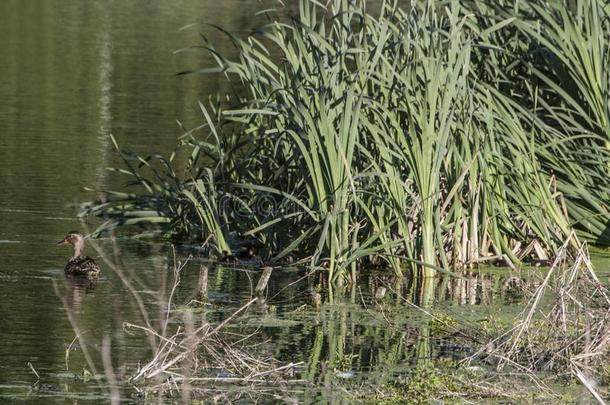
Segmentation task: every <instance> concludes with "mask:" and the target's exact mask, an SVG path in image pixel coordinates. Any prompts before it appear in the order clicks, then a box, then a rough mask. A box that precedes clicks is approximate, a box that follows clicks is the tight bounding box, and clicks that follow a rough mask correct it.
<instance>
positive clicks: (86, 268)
mask: <svg viewBox="0 0 610 405" xmlns="http://www.w3.org/2000/svg"><path fill="white" fill-rule="evenodd" d="M66 243H69V244H71V245H72V246H74V256H72V258H71V259H70V260H68V263H67V264H66V267H65V269H64V271H65V272H66V273H67V274H74V275H85V276H93V277H95V276H97V275H98V274H100V266H98V265H97V263H96V262H95V260H93V259H92V258H90V257H89V256H83V249H84V247H85V238H84V237H83V235H81V234H80V233H79V232H77V231H71V232H68V234H67V235H66V236H65V237H64V238H63V239H62V240H60V241H59V242H57V244H58V245H63V244H66Z"/></svg>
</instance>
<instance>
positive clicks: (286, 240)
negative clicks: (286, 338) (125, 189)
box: [83, 0, 610, 278]
mask: <svg viewBox="0 0 610 405" xmlns="http://www.w3.org/2000/svg"><path fill="white" fill-rule="evenodd" d="M365 3H366V2H356V3H355V2H351V1H347V0H333V1H330V2H329V4H328V5H327V6H323V5H321V4H320V3H319V2H314V1H310V0H301V1H300V2H299V10H298V15H296V16H288V17H286V16H284V15H283V14H282V13H283V11H282V10H279V12H278V11H270V10H267V11H264V12H263V14H264V15H265V16H267V17H268V24H267V25H265V26H263V27H260V29H257V30H256V31H255V32H253V33H252V35H250V36H248V37H247V38H237V37H234V36H232V35H231V34H230V33H227V35H229V36H230V38H231V40H232V42H233V43H234V44H235V46H236V47H237V50H238V55H239V56H238V58H237V59H235V60H230V59H228V58H226V57H224V56H223V55H222V51H220V50H218V49H215V48H214V46H213V45H212V44H209V43H207V42H206V43H204V46H203V47H204V48H205V49H207V50H208V51H209V52H210V55H211V56H212V58H213V59H214V61H215V63H216V66H213V67H209V68H203V69H200V70H195V71H191V72H188V73H191V74H205V75H209V74H215V75H217V76H215V77H224V78H225V79H226V80H228V81H230V82H231V83H232V85H233V86H234V88H235V91H234V92H232V93H231V94H222V95H219V96H218V97H215V98H214V97H211V98H210V101H209V102H208V103H206V104H205V105H204V104H203V103H200V108H201V111H202V115H203V117H204V122H203V124H202V125H201V126H200V127H198V128H196V129H194V130H191V131H187V132H185V134H184V135H183V136H182V138H181V140H180V146H179V148H180V152H179V153H178V154H179V155H187V156H189V158H188V162H187V163H186V164H185V165H183V166H186V169H185V170H184V171H183V172H181V173H177V169H176V167H178V165H177V164H176V162H175V160H174V157H175V156H176V154H173V155H172V157H171V158H170V159H164V158H161V157H159V156H157V155H153V156H151V157H148V158H142V157H139V156H135V155H132V154H129V153H128V152H124V151H123V152H121V156H123V157H124V159H125V168H122V169H120V171H121V172H123V173H125V174H126V175H128V176H130V177H131V178H132V179H133V180H134V183H136V184H138V185H139V186H140V188H141V189H142V190H143V191H142V192H136V193H134V194H125V193H106V194H105V196H104V197H103V198H102V199H100V200H97V201H94V202H92V203H89V204H87V205H86V206H85V209H84V211H83V214H95V215H99V216H102V217H106V218H108V222H106V223H105V224H104V225H103V226H102V227H101V229H100V231H103V230H105V229H109V228H113V227H116V226H118V225H137V224H151V223H152V224H157V225H160V229H162V230H163V231H164V232H167V233H168V234H170V235H172V236H180V237H187V238H199V239H202V240H204V241H206V242H207V245H208V246H210V247H211V249H212V250H213V251H215V252H216V253H217V254H218V255H222V252H227V251H230V250H231V247H232V246H234V245H235V243H236V242H237V241H239V240H243V239H244V238H249V239H251V240H253V241H255V242H256V243H257V244H258V245H260V246H262V250H261V251H262V252H263V253H262V254H263V255H264V258H265V260H268V261H275V262H278V261H282V260H287V259H288V258H297V259H300V260H303V261H304V262H307V263H309V264H310V265H311V266H313V267H324V268H327V269H328V270H329V271H330V273H331V278H337V277H339V276H341V275H342V274H345V272H346V271H349V270H351V271H352V275H353V276H355V274H356V266H357V263H359V262H360V261H362V260H368V261H369V262H370V263H381V264H384V265H387V266H388V267H390V268H392V269H393V270H394V271H395V272H396V273H401V272H402V271H403V270H404V269H405V267H409V266H410V267H413V268H415V267H416V266H418V265H421V264H424V269H425V270H424V272H425V273H426V274H427V275H432V274H434V272H435V271H437V270H442V269H443V268H451V267H468V266H473V265H475V264H476V263H480V262H482V261H488V262H489V261H491V262H500V263H504V264H509V265H514V264H518V263H519V262H522V261H547V260H550V259H553V258H554V257H555V256H556V255H557V253H558V252H559V250H560V247H561V246H562V242H563V241H564V240H566V238H567V237H568V236H569V235H570V234H571V232H572V231H573V230H574V229H576V230H577V232H578V233H579V235H580V236H581V237H583V238H586V239H587V240H590V241H593V242H595V243H600V244H609V243H610V230H609V226H608V224H609V223H610V210H609V206H608V201H610V198H609V197H610V193H609V188H608V184H610V183H609V182H608V181H607V180H608V170H610V169H609V168H610V151H609V149H608V142H609V141H610V129H609V128H610V124H608V122H609V119H608V118H609V108H608V106H609V105H610V103H608V94H610V87H609V83H610V80H609V79H608V73H607V71H604V69H605V68H604V67H605V66H607V65H608V63H607V62H610V60H609V55H610V46H609V44H610V25H609V23H608V21H610V18H608V17H610V15H609V14H610V9H609V8H608V6H607V5H605V4H604V3H603V2H601V1H599V0H584V1H582V2H579V3H578V5H577V6H576V7H574V8H569V7H568V6H565V5H563V4H554V5H548V4H546V3H543V2H542V1H539V0H531V1H520V2H515V3H512V2H497V1H484V0H473V1H468V2H458V1H455V0H454V1H448V2H437V1H434V0H428V1H425V2H412V3H411V5H410V6H409V7H408V8H401V7H400V6H399V5H398V4H397V3H396V2H393V1H384V2H382V4H381V7H380V9H379V10H378V11H376V12H375V13H373V12H369V11H368V10H367V7H366V4H365ZM505 3H506V4H505ZM558 3H559V2H558ZM221 100H222V101H221ZM570 248H571V249H578V248H579V246H578V245H576V244H573V245H571V246H570Z"/></svg>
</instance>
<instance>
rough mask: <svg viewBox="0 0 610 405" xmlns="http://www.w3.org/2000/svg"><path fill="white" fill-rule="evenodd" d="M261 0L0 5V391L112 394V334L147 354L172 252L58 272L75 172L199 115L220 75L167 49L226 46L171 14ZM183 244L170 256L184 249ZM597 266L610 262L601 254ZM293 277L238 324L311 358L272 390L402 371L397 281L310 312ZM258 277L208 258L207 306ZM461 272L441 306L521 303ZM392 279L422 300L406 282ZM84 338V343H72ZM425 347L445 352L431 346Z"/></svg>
mask: <svg viewBox="0 0 610 405" xmlns="http://www.w3.org/2000/svg"><path fill="white" fill-rule="evenodd" d="M258 8H259V5H258V3H257V2H255V1H240V0H224V1H201V0H177V1H173V2H169V1H157V0H153V1H151V0H138V1H124V2H123V1H112V0H109V1H64V0H28V1H23V0H3V1H1V2H0V55H2V57H1V58H0V99H1V100H2V102H1V103H0V186H1V190H2V192H1V193H0V402H12V401H20V402H23V403H41V404H47V403H54V402H55V403H65V402H70V403H75V402H78V403H107V402H108V399H109V393H110V390H111V388H112V387H111V384H109V382H108V380H107V379H106V377H105V375H104V365H103V361H102V356H101V349H102V343H103V341H104V338H106V337H107V338H108V339H109V342H110V347H111V356H112V358H111V360H112V365H113V369H114V372H115V374H116V377H117V379H118V380H119V381H124V380H125V379H126V378H128V377H129V376H130V375H132V373H133V372H134V370H135V369H136V367H137V364H138V363H139V362H142V363H144V362H146V361H147V360H149V359H150V356H151V350H152V349H151V346H150V345H149V343H150V342H149V340H148V339H147V338H146V337H145V336H144V335H143V334H141V333H134V332H133V331H127V330H125V329H124V327H123V323H124V322H130V323H133V324H138V325H144V324H146V322H149V323H150V325H151V326H152V327H155V328H161V327H162V324H163V321H164V319H165V316H166V310H167V306H166V303H167V300H168V296H169V292H170V290H171V286H172V282H173V277H172V273H171V267H172V263H173V260H174V258H173V254H172V251H171V248H170V247H169V246H167V245H163V244H153V243H147V242H143V241H137V240H128V239H120V238H119V239H117V240H111V239H102V240H98V241H96V242H95V247H96V250H94V249H93V247H94V246H93V245H91V244H90V245H89V246H88V249H89V253H90V254H91V255H92V256H95V257H96V258H98V259H99V261H100V263H101V264H102V268H103V273H102V278H101V279H100V280H99V282H98V283H97V284H96V285H94V286H93V285H88V284H87V283H79V282H74V280H68V279H66V278H65V277H64V274H63V265H64V263H65V261H66V259H67V257H68V256H69V255H70V252H69V251H68V250H67V248H65V247H58V246H56V245H55V242H56V241H57V240H59V239H61V238H62V237H63V235H64V234H65V233H66V232H67V231H69V230H72V229H82V228H83V224H81V223H80V222H78V221H77V220H76V219H75V214H76V205H77V204H78V203H79V202H82V201H86V200H88V199H91V198H93V197H94V196H95V193H91V192H86V191H84V187H85V186H87V187H92V188H96V189H104V188H117V187H122V186H123V185H124V184H123V183H121V181H119V180H117V179H116V178H114V177H112V176H110V175H109V174H108V172H107V171H106V170H105V168H106V167H107V166H109V165H112V164H114V163H116V161H115V157H114V156H113V155H112V147H111V144H110V140H109V134H114V136H115V137H116V139H117V140H118V142H119V143H120V145H121V146H122V147H125V148H130V149H135V150H137V151H140V152H147V151H161V152H163V153H167V154H168V153H170V152H171V150H172V149H173V148H174V146H175V143H176V138H177V137H178V136H179V135H180V133H181V131H180V130H179V128H178V126H177V125H176V120H180V121H181V122H183V123H184V124H185V125H186V126H187V127H192V126H194V125H197V124H198V123H199V122H200V120H201V117H200V115H199V113H198V112H197V109H196V105H197V100H198V98H200V97H205V96H206V95H208V94H211V93H214V92H216V91H217V90H218V89H219V86H220V85H219V83H218V82H217V81H216V80H215V79H214V78H211V77H210V78H208V77H206V78H202V77H190V76H186V77H179V78H177V77H175V76H174V74H175V73H177V72H179V71H182V70H185V69H189V68H196V67H201V66H209V65H211V63H212V62H211V61H210V60H209V58H208V57H207V55H206V54H205V53H203V52H200V51H189V52H181V53H174V51H175V50H177V49H180V48H184V47H187V46H190V45H196V44H198V40H199V38H198V32H199V31H202V32H205V33H206V35H207V36H208V37H209V38H210V39H211V40H212V41H213V42H214V43H216V44H217V48H224V49H227V50H230V49H231V46H230V43H228V41H227V40H226V38H225V37H223V36H222V35H221V34H219V33H218V32H216V31H214V30H213V29H211V28H209V27H206V26H204V25H197V26H194V27H190V28H188V29H183V30H180V28H181V27H183V26H186V25H188V24H191V23H201V22H211V23H215V24H219V25H222V26H223V27H226V28H227V29H229V30H230V31H233V32H238V33H242V34H243V33H246V32H248V31H249V30H250V29H251V28H252V27H255V26H256V18H255V17H254V12H255V10H257V9H258ZM89 226H91V227H93V226H95V224H89ZM185 256H186V253H184V252H181V253H180V252H179V253H178V260H184V257H185ZM203 259H204V258H195V259H193V260H191V261H190V262H189V263H188V265H187V266H186V267H185V268H184V269H183V270H182V282H181V284H180V285H179V287H178V289H177V291H176V294H175V297H174V300H173V303H174V305H175V306H174V307H173V308H178V309H180V308H182V307H184V305H185V304H187V303H188V302H189V301H191V300H192V299H193V298H194V297H195V294H196V291H195V290H196V288H195V286H196V280H197V276H198V271H199V265H200V264H201V261H202V260H203ZM598 263H599V267H600V268H601V269H608V268H610V264H609V261H608V259H604V258H601V257H600V258H599V260H598ZM302 275H303V274H302V272H300V271H298V270H290V269H285V270H283V271H281V272H276V273H274V277H273V278H272V281H271V285H270V287H269V297H272V298H271V299H270V300H269V302H268V303H267V306H264V307H260V306H257V307H255V308H252V309H251V310H250V311H249V312H248V313H247V314H246V315H245V316H244V318H242V319H241V320H240V325H242V326H244V327H245V328H246V329H249V330H250V329H254V328H257V327H261V331H262V333H263V337H264V338H266V339H267V340H268V343H267V346H266V349H265V350H266V351H267V352H268V353H269V354H271V355H273V356H274V357H276V358H278V359H280V360H281V361H285V362H290V361H293V362H304V363H305V366H303V368H302V369H301V370H300V374H301V375H302V376H303V377H305V378H307V379H308V380H309V381H310V382H311V384H301V385H298V386H294V387H291V388H290V390H283V391H282V390H279V391H281V395H283V397H281V396H280V397H281V398H298V399H304V398H306V397H310V396H312V397H316V398H317V399H318V400H320V401H322V402H326V401H328V402H341V401H343V400H344V396H345V395H344V392H343V391H342V388H341V389H338V387H344V386H345V385H346V384H348V385H349V384H352V385H353V386H358V385H359V384H363V383H364V382H365V381H366V382H367V383H369V384H376V383H383V382H386V381H391V380H392V379H393V378H394V377H395V376H396V375H399V374H400V373H404V372H406V371H408V370H409V369H410V368H411V367H412V364H413V361H414V358H416V357H417V356H416V352H417V351H418V350H420V349H421V347H422V343H425V344H429V342H427V341H423V340H422V339H421V337H420V336H419V335H418V330H417V325H418V322H419V316H420V315H421V314H419V313H418V312H417V311H415V310H413V309H411V308H410V307H408V306H405V305H404V304H403V303H402V302H401V299H400V297H399V296H398V295H397V294H394V293H392V292H391V291H390V292H388V294H387V295H386V296H385V297H384V298H383V299H382V300H380V301H378V302H374V300H373V298H372V296H373V295H374V294H375V293H380V291H381V290H380V288H383V287H382V286H383V285H384V283H385V282H386V281H387V280H384V277H381V276H378V275H375V274H368V275H366V276H365V277H364V278H363V280H362V285H361V286H360V287H358V288H355V289H353V290H352V292H351V293H349V294H346V295H345V296H342V297H337V298H336V301H335V302H334V303H333V305H330V304H328V303H325V304H324V305H323V307H322V310H321V311H320V312H317V311H315V310H313V309H312V308H311V307H310V306H309V307H303V305H305V304H310V303H311V299H310V298H311V295H312V290H313V289H315V287H314V286H315V285H316V280H311V279H309V280H305V281H300V282H297V283H295V284H294V285H291V283H293V282H296V281H297V280H298V279H299V278H300V277H301V276H302ZM257 277H258V275H257V273H256V271H252V270H244V269H232V268H224V269H219V268H211V272H210V301H211V304H212V305H211V307H209V313H208V315H209V316H210V317H211V319H216V320H219V319H223V318H224V317H226V316H228V314H230V313H232V311H234V310H236V309H237V308H239V307H240V306H241V305H243V304H244V303H245V302H247V301H248V300H249V299H250V297H251V291H252V283H255V282H256V278H257ZM605 277H607V276H605ZM469 280H470V281H468V282H466V281H451V282H445V283H443V282H440V284H439V289H438V292H437V298H438V302H439V305H442V306H443V307H446V308H453V309H452V311H453V312H454V314H455V316H456V317H459V318H460V319H467V320H477V319H484V318H486V317H488V316H490V315H494V316H495V315H497V314H498V312H499V311H500V310H501V312H502V313H503V314H504V316H510V315H513V314H515V313H517V312H518V310H519V309H520V306H519V304H517V303H515V302H514V300H513V299H511V298H510V297H508V296H507V293H506V291H505V289H503V288H502V286H503V285H505V283H506V281H507V275H506V274H505V273H503V272H497V273H495V274H487V275H485V276H480V275H472V276H471V277H470V278H469ZM397 288H398V289H399V290H400V291H401V293H402V295H405V296H410V297H414V298H416V296H417V294H416V291H415V290H416V286H415V285H414V284H413V283H412V282H411V281H410V280H405V281H404V282H403V283H402V284H401V285H400V286H398V287H397ZM76 335H78V336H79V338H80V340H76V341H75V342H74V344H72V345H71V342H73V340H74V339H75V336H76ZM67 348H69V349H70V350H69V351H68V353H69V356H66V349H67ZM428 350H429V351H431V352H433V353H434V356H436V357H438V356H443V355H445V353H444V350H445V349H444V347H443V346H442V344H441V343H438V342H437V343H435V344H432V345H431V346H429V347H428ZM430 355H432V354H430ZM447 355H449V356H451V355H452V354H451V353H449V354H447ZM30 364H31V367H30ZM32 368H33V369H35V371H36V373H38V376H39V377H37V376H36V375H35V373H34V371H33V370H32ZM84 370H87V371H86V372H84ZM344 371H349V373H348V374H341V372H344ZM96 377H98V378H96ZM347 380H349V381H348V382H346V381H347ZM352 381H353V382H352ZM118 388H119V390H120V394H121V396H122V399H123V401H133V402H140V401H141V400H142V399H141V398H140V397H138V395H137V392H136V391H135V390H133V389H132V388H130V387H129V386H128V385H127V384H122V383H119V384H118ZM279 391H278V392H279ZM288 391H289V392H288ZM268 399H270V400H271V399H273V400H278V398H275V397H272V396H270V397H269V398H268ZM346 401H349V400H346Z"/></svg>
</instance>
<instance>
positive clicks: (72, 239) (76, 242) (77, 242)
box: [57, 231, 85, 259]
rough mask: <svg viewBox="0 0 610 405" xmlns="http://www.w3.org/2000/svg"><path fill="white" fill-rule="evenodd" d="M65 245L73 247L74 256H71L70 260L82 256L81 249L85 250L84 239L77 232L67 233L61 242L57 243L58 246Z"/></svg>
mask: <svg viewBox="0 0 610 405" xmlns="http://www.w3.org/2000/svg"><path fill="white" fill-rule="evenodd" d="M66 243H69V244H70V245H72V246H74V256H72V259H75V258H77V257H80V256H81V255H82V253H83V249H84V248H85V237H84V236H83V235H81V234H80V233H79V232H77V231H71V232H68V234H67V235H66V236H65V237H64V238H63V239H62V240H60V241H59V242H57V244H58V245H64V244H66Z"/></svg>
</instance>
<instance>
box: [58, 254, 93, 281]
mask: <svg viewBox="0 0 610 405" xmlns="http://www.w3.org/2000/svg"><path fill="white" fill-rule="evenodd" d="M64 271H65V272H66V273H67V274H74V275H83V276H97V275H99V274H100V271H101V270H100V266H98V264H97V263H96V262H95V260H93V259H92V258H90V257H89V256H84V257H83V256H81V257H77V258H72V259H70V260H69V261H68V263H66V267H65V268H64Z"/></svg>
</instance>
